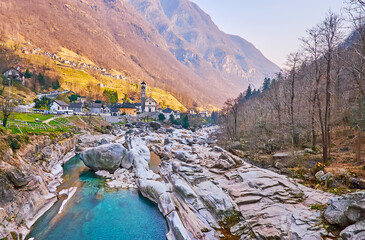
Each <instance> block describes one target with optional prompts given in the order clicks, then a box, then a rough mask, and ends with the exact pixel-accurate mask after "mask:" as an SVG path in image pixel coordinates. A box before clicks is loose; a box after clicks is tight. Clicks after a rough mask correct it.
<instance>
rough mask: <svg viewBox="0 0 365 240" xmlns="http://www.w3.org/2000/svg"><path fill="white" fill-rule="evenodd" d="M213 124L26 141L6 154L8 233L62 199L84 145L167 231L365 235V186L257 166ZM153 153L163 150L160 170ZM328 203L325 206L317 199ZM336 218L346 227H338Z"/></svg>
mask: <svg viewBox="0 0 365 240" xmlns="http://www.w3.org/2000/svg"><path fill="white" fill-rule="evenodd" d="M215 130H216V129H215V128H214V127H211V128H204V129H201V130H199V131H197V132H191V131H188V130H183V129H175V128H167V129H165V128H163V127H161V126H160V124H159V123H156V122H153V123H150V124H147V123H143V122H136V123H134V124H126V125H125V126H124V125H122V126H119V127H118V129H116V130H114V133H113V134H112V135H105V134H104V135H91V134H82V135H78V136H75V137H73V136H65V137H64V138H63V140H61V141H58V142H57V143H54V144H51V142H50V140H47V139H43V140H42V141H39V142H38V143H37V144H33V145H29V146H27V147H26V148H25V149H22V151H21V152H19V153H18V154H17V155H16V158H15V157H13V159H11V160H12V161H13V163H14V164H9V162H11V161H7V162H6V163H5V162H1V163H0V164H1V165H0V169H1V172H0V173H1V174H0V196H1V198H0V238H5V239H23V238H24V236H25V235H26V234H27V233H28V232H29V228H30V227H31V225H32V224H33V223H34V222H35V221H36V220H37V219H38V218H39V217H40V216H41V215H42V214H43V213H44V212H45V211H47V209H49V208H50V207H51V206H52V205H53V204H54V202H55V201H56V200H57V198H58V196H59V193H58V192H57V187H58V186H59V185H60V184H61V183H62V177H61V176H62V167H61V165H62V164H63V163H64V162H65V161H67V160H68V159H69V158H71V157H72V156H73V155H75V154H76V153H80V157H81V159H82V160H83V161H84V163H85V165H86V166H88V167H89V168H90V169H92V170H93V171H95V172H96V174H98V175H99V176H102V177H104V178H106V179H107V181H106V187H107V188H110V189H113V188H116V189H118V188H125V189H126V188H136V189H137V188H138V189H139V191H140V192H141V193H142V195H143V196H145V197H147V198H149V199H150V200H152V201H154V202H155V203H156V204H157V205H158V208H159V210H160V211H161V213H162V214H163V216H164V217H165V218H166V221H167V223H168V227H169V232H168V233H167V236H166V237H167V239H169V240H170V239H171V240H175V239H176V240H180V239H181V240H183V239H184V240H187V239H241V240H244V239H290V240H292V239H308V240H311V239H335V238H336V237H337V236H338V235H339V236H340V237H341V239H354V240H355V239H356V240H357V239H364V234H365V227H364V225H365V224H364V221H365V193H364V192H358V193H354V194H349V195H345V196H342V197H335V196H333V195H331V194H329V193H325V192H322V191H319V190H314V189H311V188H308V187H305V186H303V185H301V184H299V183H298V182H297V181H296V180H294V179H291V178H288V177H286V176H283V175H280V174H277V173H274V172H272V171H269V170H265V169H261V168H258V167H255V166H253V165H251V164H249V163H247V162H245V161H244V159H241V158H239V157H237V156H234V155H232V154H231V153H229V152H227V151H225V150H224V149H222V148H220V147H218V146H216V144H215V141H214V140H213V139H211V137H210V136H211V133H213V132H214V131H215ZM34 146H35V147H34ZM151 154H152V155H153V156H156V155H157V156H158V157H159V158H160V159H161V164H160V167H159V168H153V169H154V171H152V170H151V166H150V159H151ZM156 169H157V170H156ZM72 192H73V189H71V188H70V191H69V193H71V194H66V195H68V197H67V198H71V197H72ZM326 204H328V207H327V209H326V210H325V211H324V214H323V211H321V210H320V209H321V208H320V207H318V206H326ZM330 224H332V225H334V226H337V227H338V229H340V230H342V231H341V233H339V232H337V233H336V232H335V231H334V232H331V231H330V230H329V229H332V228H330V227H329V226H330Z"/></svg>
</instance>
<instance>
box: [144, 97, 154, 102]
mask: <svg viewBox="0 0 365 240" xmlns="http://www.w3.org/2000/svg"><path fill="white" fill-rule="evenodd" d="M148 100H152V101H153V102H155V103H157V102H156V100H155V99H153V98H152V97H149V98H147V99H146V102H147V101H148Z"/></svg>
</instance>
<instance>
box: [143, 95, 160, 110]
mask: <svg viewBox="0 0 365 240" xmlns="http://www.w3.org/2000/svg"><path fill="white" fill-rule="evenodd" d="M156 109H157V102H156V101H155V99H153V98H151V97H149V98H147V99H146V102H145V107H144V111H145V112H156Z"/></svg>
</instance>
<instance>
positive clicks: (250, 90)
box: [245, 85, 252, 100]
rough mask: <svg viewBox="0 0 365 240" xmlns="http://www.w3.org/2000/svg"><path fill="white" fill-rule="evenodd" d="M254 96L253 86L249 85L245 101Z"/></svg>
mask: <svg viewBox="0 0 365 240" xmlns="http://www.w3.org/2000/svg"><path fill="white" fill-rule="evenodd" d="M251 96H252V89H251V85H248V88H247V91H246V96H245V99H246V100H247V99H249V98H250V97H251Z"/></svg>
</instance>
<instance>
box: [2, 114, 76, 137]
mask: <svg viewBox="0 0 365 240" xmlns="http://www.w3.org/2000/svg"><path fill="white" fill-rule="evenodd" d="M0 117H2V116H1V114H0ZM53 117H54V115H51V114H50V115H43V114H35V113H13V114H12V115H11V116H10V117H9V121H8V126H7V129H9V130H11V133H12V134H29V133H34V134H42V133H52V132H53V133H55V132H68V131H71V130H72V129H74V128H75V126H74V125H73V124H72V123H70V121H69V120H68V119H67V117H59V118H55V119H54V120H52V121H50V122H49V123H48V124H47V123H42V122H43V121H45V120H48V119H51V118H53ZM71 118H72V117H71Z"/></svg>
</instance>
